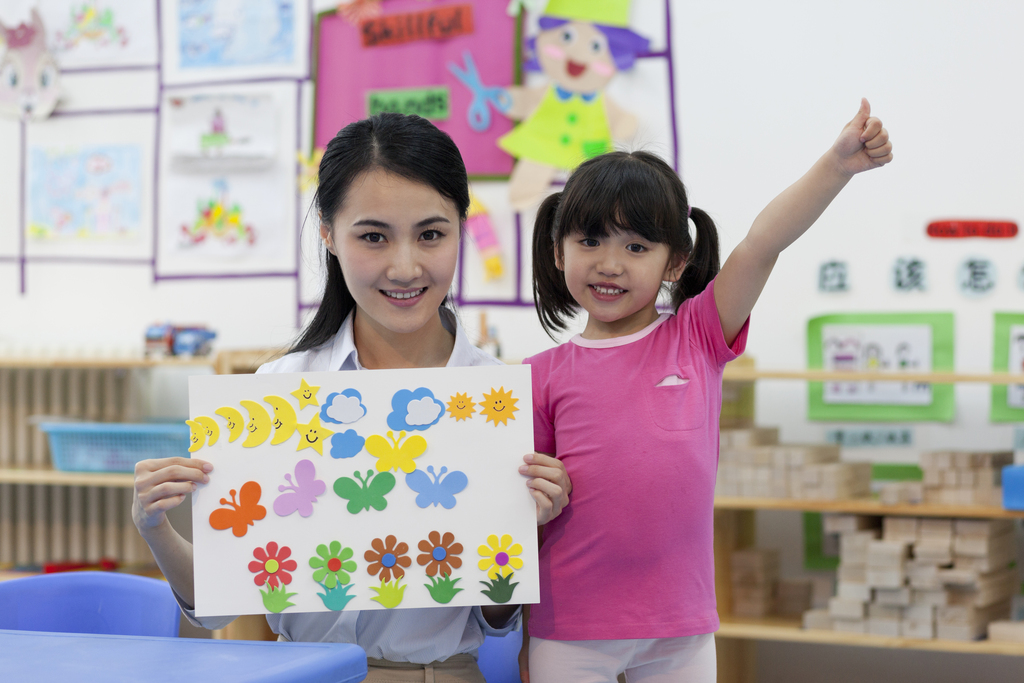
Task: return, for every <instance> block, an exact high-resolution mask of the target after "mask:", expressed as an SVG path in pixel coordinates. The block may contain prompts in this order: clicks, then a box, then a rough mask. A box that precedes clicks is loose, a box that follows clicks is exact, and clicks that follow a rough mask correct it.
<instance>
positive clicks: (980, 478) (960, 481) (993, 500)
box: [921, 451, 1013, 505]
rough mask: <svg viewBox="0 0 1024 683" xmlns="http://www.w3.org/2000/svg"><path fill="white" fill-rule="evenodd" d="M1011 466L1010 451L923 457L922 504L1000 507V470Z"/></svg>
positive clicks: (1001, 492)
mask: <svg viewBox="0 0 1024 683" xmlns="http://www.w3.org/2000/svg"><path fill="white" fill-rule="evenodd" d="M1012 464H1013V452H1012V451H999V452H966V451H940V452H935V453H922V454H921V469H922V470H923V471H924V502H925V503H938V504H940V505H1002V499H1003V487H1002V483H1003V479H1002V476H1003V467H1005V466H1006V465H1012Z"/></svg>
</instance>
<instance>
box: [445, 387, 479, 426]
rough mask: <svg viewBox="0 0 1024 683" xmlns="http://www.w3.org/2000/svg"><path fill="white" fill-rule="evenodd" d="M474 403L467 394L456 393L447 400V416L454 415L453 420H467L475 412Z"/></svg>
mask: <svg viewBox="0 0 1024 683" xmlns="http://www.w3.org/2000/svg"><path fill="white" fill-rule="evenodd" d="M475 406H476V403H474V402H473V399H472V398H471V397H470V396H469V395H468V394H459V393H456V394H455V395H454V396H452V397H451V400H450V401H448V416H449V417H454V418H455V421H456V422H458V421H459V420H468V419H470V418H472V417H473V413H475V412H476V407H475Z"/></svg>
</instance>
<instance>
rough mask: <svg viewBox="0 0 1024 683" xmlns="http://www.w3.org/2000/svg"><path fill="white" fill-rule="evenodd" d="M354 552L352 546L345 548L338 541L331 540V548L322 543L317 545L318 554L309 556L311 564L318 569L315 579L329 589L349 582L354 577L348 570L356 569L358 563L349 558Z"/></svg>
mask: <svg viewBox="0 0 1024 683" xmlns="http://www.w3.org/2000/svg"><path fill="white" fill-rule="evenodd" d="M354 554H355V552H354V551H353V550H352V548H343V547H342V545H341V543H339V542H338V541H331V545H330V547H329V548H328V547H327V546H326V545H324V544H322V543H321V544H320V545H318V546H317V547H316V555H317V556H314V557H311V558H309V566H310V567H313V568H314V569H315V570H316V571H314V572H313V580H314V581H316V582H317V583H320V584H323V586H324V588H326V589H328V590H330V589H332V588H334V587H335V586H338V585H344V584H346V583H349V582H350V581H352V577H351V576H349V575H348V572H354V571H355V570H356V563H355V562H354V561H352V560H351V559H349V558H351V557H352V555H354Z"/></svg>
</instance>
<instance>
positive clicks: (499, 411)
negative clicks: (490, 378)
mask: <svg viewBox="0 0 1024 683" xmlns="http://www.w3.org/2000/svg"><path fill="white" fill-rule="evenodd" d="M518 402H519V399H518V398H513V397H512V390H511V389H510V390H508V391H505V387H501V388H500V389H495V388H494V387H491V393H489V394H488V393H486V392H485V393H484V401H483V403H481V404H480V405H482V406H483V408H481V409H480V412H481V413H483V414H484V415H486V416H487V422H493V423H494V426H495V427H497V426H498V424H499V423H500V424H503V425H506V426H507V425H508V421H509V420H514V419H516V417H515V415H513V414H512V413H515V412H517V411H518V410H519V408H516V403H518Z"/></svg>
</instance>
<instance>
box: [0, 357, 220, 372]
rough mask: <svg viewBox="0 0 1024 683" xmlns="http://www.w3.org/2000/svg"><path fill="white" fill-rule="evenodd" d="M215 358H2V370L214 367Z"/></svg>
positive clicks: (0, 363) (0, 367)
mask: <svg viewBox="0 0 1024 683" xmlns="http://www.w3.org/2000/svg"><path fill="white" fill-rule="evenodd" d="M214 362H215V358H214V357H213V356H206V357H202V358H140V357H131V358H127V357H126V358H0V369H17V368H78V369H96V370H117V369H129V368H153V367H213V366H214Z"/></svg>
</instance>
